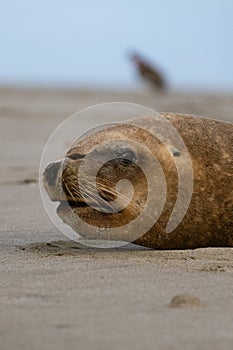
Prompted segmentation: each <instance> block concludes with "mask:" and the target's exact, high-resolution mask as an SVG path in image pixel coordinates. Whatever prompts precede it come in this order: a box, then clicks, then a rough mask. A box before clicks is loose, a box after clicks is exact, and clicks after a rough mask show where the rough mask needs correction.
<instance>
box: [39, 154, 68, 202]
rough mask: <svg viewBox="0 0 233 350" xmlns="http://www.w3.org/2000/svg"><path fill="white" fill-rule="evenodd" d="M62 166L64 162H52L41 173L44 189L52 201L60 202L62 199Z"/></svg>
mask: <svg viewBox="0 0 233 350" xmlns="http://www.w3.org/2000/svg"><path fill="white" fill-rule="evenodd" d="M63 166H64V160H58V161H56V162H52V163H50V164H49V165H48V166H47V167H46V168H45V171H44V173H43V184H44V188H45V189H46V191H47V193H48V195H49V198H50V199H51V200H52V201H61V200H63V197H64V193H63V189H62V181H61V177H62V169H63Z"/></svg>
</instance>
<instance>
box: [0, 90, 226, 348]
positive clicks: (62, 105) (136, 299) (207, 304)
mask: <svg viewBox="0 0 233 350" xmlns="http://www.w3.org/2000/svg"><path fill="white" fill-rule="evenodd" d="M110 101H125V102H134V103H137V104H142V105H145V106H147V107H150V108H153V109H155V110H157V111H159V112H162V111H164V112H179V113H189V114H196V115H202V116H206V117H212V118H218V119H222V120H228V121H233V96H232V95H231V94H217V93H212V94H210V93H200V92H196V93H192V92H186V93H184V92H167V93H164V94H162V93H160V94H158V93H157V94H156V93H155V92H152V91H143V92H131V91H123V92H122V91H112V90H106V91H105V90H92V91H91V90H78V89H76V90H75V89H73V90H72V89H52V88H51V89H48V88H47V89H42V88H40V89H39V88H37V89H36V88H31V89H30V88H24V89H23V88H20V89H19V88H3V87H2V88H0V125H1V127H0V134H1V135H0V142H1V165H0V167H1V172H0V187H1V212H0V220H1V227H0V261H1V265H0V281H1V283H0V348H1V350H12V349H18V350H20V349H24V350H25V349H26V350H27V349H28V350H34V349H35V350H37V349H40V350H41V349H51V350H53V349H58V350H60V349H61V350H62V349H64V348H67V349H85V350H89V349H95V350H105V349H106V350H107V349H113V350H115V349H126V350H130V349H134V350H136V349H161V350H163V349H164V350H165V349H166V350H168V349H177V350H178V349H187V350H191V349H206V350H210V349H211V350H215V349H216V350H217V349H219V348H222V349H224V350H225V349H229V350H230V349H232V347H233V288H232V281H233V249H231V248H221V249H220V248H206V249H196V250H186V251H156V250H146V249H142V248H139V247H136V246H133V245H129V246H125V247H124V248H119V249H113V250H95V249H93V248H88V247H82V246H80V245H78V244H77V243H74V242H72V241H69V240H68V239H67V238H66V237H65V236H63V235H62V234H61V233H60V232H59V231H58V230H57V229H56V228H55V227H54V225H53V224H52V223H51V221H50V219H49V217H48V216H47V214H46V212H45V210H44V208H43V204H42V201H41V198H40V191H39V184H38V170H39V162H40V158H41V154H42V151H43V148H44V145H45V143H46V141H47V139H48V137H49V135H50V134H51V132H52V131H53V130H54V128H55V127H56V126H57V125H58V124H59V123H60V122H61V121H62V120H64V119H65V118H67V117H68V116H69V115H71V114H72V113H74V112H76V111H78V110H80V109H81V108H84V107H88V106H91V105H94V104H99V103H102V102H110ZM184 293H189V294H191V295H194V296H196V297H197V298H199V299H200V305H192V303H187V305H185V306H184V307H179V305H177V307H170V302H171V299H172V298H173V297H174V296H176V295H180V294H184Z"/></svg>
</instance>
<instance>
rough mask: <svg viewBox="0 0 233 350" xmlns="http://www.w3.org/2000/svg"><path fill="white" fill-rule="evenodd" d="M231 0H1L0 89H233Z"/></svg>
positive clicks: (232, 13)
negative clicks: (145, 65)
mask: <svg viewBox="0 0 233 350" xmlns="http://www.w3.org/2000/svg"><path fill="white" fill-rule="evenodd" d="M232 16H233V1H232V0H221V1H219V0H196V1H187V0H166V1H164V0H144V1H137V0H128V1H124V0H118V1H113V0H109V1H104V0H86V1H80V0H59V1H57V0H56V1H55V0H40V1H32V0H20V1H18V0H1V14H0V17H1V20H0V39H1V64H0V85H8V86H9V85H18V86H19V85H24V86H25V85H26V86H30V85H31V86H32V85H33V86H36V85H40V86H69V87H72V86H73V87H85V88H89V87H91V88H95V87H111V88H117V89H131V90H132V89H133V90H135V89H136V90H137V89H140V88H143V87H144V85H142V84H141V80H140V79H139V78H138V76H137V69H135V66H134V65H133V64H132V62H131V61H130V59H129V56H130V54H131V52H137V53H139V54H142V55H143V57H145V59H146V60H148V61H149V62H151V63H152V65H153V64H155V65H156V67H157V68H158V69H159V71H160V73H161V74H162V75H163V77H164V78H165V80H166V84H167V86H168V87H169V89H171V90H175V89H177V90H187V89H188V90H208V91H233V40H232V37H233V23H232Z"/></svg>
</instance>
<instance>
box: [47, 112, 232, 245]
mask: <svg viewBox="0 0 233 350" xmlns="http://www.w3.org/2000/svg"><path fill="white" fill-rule="evenodd" d="M161 118H162V120H164V121H166V122H168V123H169V124H170V125H172V126H173V127H174V128H175V129H176V130H177V132H178V134H179V135H180V137H181V138H182V140H183V142H184V145H185V147H186V148H187V151H188V153H189V157H190V161H191V165H192V174H191V173H190V171H189V170H190V169H188V165H187V158H185V157H184V152H185V149H181V148H177V145H175V144H174V139H173V138H172V135H170V132H169V130H166V124H165V127H164V126H163V128H162V129H161V130H162V132H161V130H160V121H161ZM132 121H133V122H130V123H129V124H127V123H122V124H121V123H120V124H117V125H114V126H110V127H109V128H107V129H104V130H100V131H96V132H94V133H93V134H90V135H87V136H86V137H84V138H82V139H81V140H78V141H77V142H75V143H74V144H73V145H72V147H71V148H70V149H69V150H68V152H67V154H66V156H65V157H64V159H62V160H59V161H56V162H54V163H51V164H49V165H48V166H47V168H46V169H45V172H44V187H45V189H46V191H47V193H48V195H49V197H50V199H51V200H52V201H58V202H60V205H59V206H58V208H57V214H58V215H59V216H60V217H61V218H62V220H63V221H64V222H65V223H66V224H68V225H69V226H71V227H72V228H73V229H74V231H76V232H78V233H80V234H81V235H82V236H83V237H85V238H90V239H98V238H99V239H108V240H111V239H113V240H118V239H119V240H124V241H130V242H133V243H135V244H138V245H142V246H145V247H150V248H155V249H191V248H199V247H222V246H228V247H232V246H233V192H232V189H233V186H232V185H233V181H232V180H233V124H232V123H229V122H223V121H218V120H212V119H207V118H203V117H198V116H191V115H181V114H172V113H161V114H160V119H158V118H157V117H156V116H145V117H142V118H135V120H132ZM145 126H146V128H145ZM155 129H156V130H157V134H158V135H160V133H161V134H163V135H164V133H165V134H166V140H165V142H162V141H163V140H162V139H161V138H160V137H154V134H153V133H152V132H151V130H155ZM158 130H159V131H158ZM140 145H142V147H140ZM180 147H181V146H180ZM109 155H110V156H109ZM153 157H154V158H155V159H156V164H154V165H153V159H152V158H153ZM83 160H85V162H86V163H85V167H84V170H83V171H81V169H82V162H83ZM99 164H100V165H101V166H99ZM177 165H179V166H180V170H179V169H178V167H177ZM159 166H160V167H161V168H162V170H163V174H164V177H163V176H162V175H161V173H159ZM97 168H98V171H96V169H97ZM144 170H145V171H144ZM178 170H179V171H180V174H178ZM79 172H82V180H80V178H79V176H78V174H79ZM93 174H95V176H93ZM148 174H149V176H151V177H152V178H153V179H155V180H156V181H154V182H153V181H152V182H153V184H152V185H150V180H148ZM191 175H193V188H192V193H191V197H190V203H188V204H189V205H188V207H187V208H186V210H185V214H184V217H183V218H182V220H181V221H180V222H179V223H178V225H177V226H176V227H175V228H174V230H172V231H171V232H167V231H166V226H167V224H168V222H169V218H170V216H171V214H172V212H173V208H174V206H175V203H176V201H177V196H178V192H179V186H180V184H179V182H180V179H182V181H183V182H184V188H185V186H186V185H187V184H189V185H190V177H191ZM122 179H124V180H128V181H126V182H125V183H123V185H122V187H121V189H120V191H118V190H117V188H116V184H117V183H119V181H120V180H122ZM164 179H165V181H166V198H165V201H164V203H162V202H163V199H164V198H163V196H162V192H163V191H162V186H164V182H163V181H164ZM80 181H81V182H80ZM129 183H131V186H132V187H133V192H130V191H131V188H130V185H129ZM95 184H96V188H97V192H96V191H95V189H94V187H95ZM149 185H150V186H151V187H150V188H149ZM186 187H187V186H186ZM160 188H161V194H160V190H159V189H160ZM117 191H118V192H117ZM119 193H120V195H119ZM125 193H126V194H125ZM132 193H133V194H132ZM163 193H164V192H163ZM121 194H122V195H121ZM130 196H131V198H130V202H127V200H128V197H130ZM151 196H152V199H153V196H154V203H156V205H155V207H153V211H150V213H149V215H148V221H150V220H151V217H152V216H153V214H154V216H155V217H156V220H155V222H153V223H152V224H151V225H149V226H148V227H149V228H148V230H147V231H146V232H143V229H144V228H145V227H146V226H145V225H146V221H147V220H145V219H144V220H143V221H142V220H141V222H140V221H139V223H137V225H136V231H137V232H136V235H135V225H134V226H133V225H132V226H131V225H130V223H133V222H136V221H135V220H136V218H137V217H139V216H140V215H141V214H142V212H143V210H144V206H145V205H146V203H147V199H148V197H150V198H151ZM182 201H183V202H185V194H183V198H181V204H182ZM108 203H109V204H108ZM151 203H152V202H151ZM161 203H162V204H163V207H162V209H161V208H159V209H157V206H158V207H160V206H161V205H160V204H161ZM111 209H113V210H112V211H111ZM149 209H150V208H149ZM77 218H79V219H77ZM80 218H81V222H80ZM153 219H154V218H153ZM86 224H87V225H86ZM150 226H151V227H150ZM131 227H133V228H131ZM113 228H114V229H116V231H114V230H112V229H113ZM117 229H118V230H117ZM140 231H141V233H142V234H141V235H140ZM116 232H117V234H116Z"/></svg>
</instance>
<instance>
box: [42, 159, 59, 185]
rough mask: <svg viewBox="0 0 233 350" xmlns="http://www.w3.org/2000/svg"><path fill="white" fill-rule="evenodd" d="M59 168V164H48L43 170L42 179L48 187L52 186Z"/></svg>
mask: <svg viewBox="0 0 233 350" xmlns="http://www.w3.org/2000/svg"><path fill="white" fill-rule="evenodd" d="M59 168H60V162H53V163H50V164H49V165H48V166H47V168H46V169H45V171H44V178H45V181H46V182H47V183H48V185H49V186H54V184H55V181H56V178H57V173H58V170H59Z"/></svg>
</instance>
